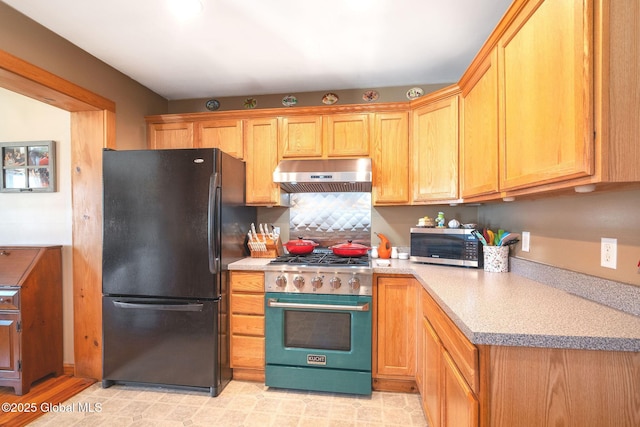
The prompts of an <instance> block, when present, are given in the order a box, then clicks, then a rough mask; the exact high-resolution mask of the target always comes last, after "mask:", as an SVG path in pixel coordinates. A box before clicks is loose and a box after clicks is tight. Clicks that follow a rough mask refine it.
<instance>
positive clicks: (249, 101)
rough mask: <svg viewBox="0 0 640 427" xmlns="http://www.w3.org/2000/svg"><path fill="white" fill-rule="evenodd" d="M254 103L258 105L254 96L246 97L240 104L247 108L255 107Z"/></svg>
mask: <svg viewBox="0 0 640 427" xmlns="http://www.w3.org/2000/svg"><path fill="white" fill-rule="evenodd" d="M256 105H258V100H257V99H255V98H247V99H245V100H244V103H243V104H242V106H243V107H244V108H247V109H251V108H256Z"/></svg>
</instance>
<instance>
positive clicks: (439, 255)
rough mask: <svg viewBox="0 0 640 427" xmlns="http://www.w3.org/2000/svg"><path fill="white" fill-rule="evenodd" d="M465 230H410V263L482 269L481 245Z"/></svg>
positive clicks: (468, 230) (469, 231)
mask: <svg viewBox="0 0 640 427" xmlns="http://www.w3.org/2000/svg"><path fill="white" fill-rule="evenodd" d="M472 231H473V230H471V229H467V228H412V229H411V254H410V255H411V256H410V259H411V261H414V262H425V263H431V264H444V265H457V266H462V267H475V268H478V267H482V245H481V243H480V241H478V239H477V238H476V237H475V236H474V235H473V234H471V232H472Z"/></svg>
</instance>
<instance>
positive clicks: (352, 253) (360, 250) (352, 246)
mask: <svg viewBox="0 0 640 427" xmlns="http://www.w3.org/2000/svg"><path fill="white" fill-rule="evenodd" d="M330 249H331V251H332V252H333V253H334V254H336V255H338V256H344V257H358V256H363V255H366V254H367V251H368V250H369V249H371V248H370V247H368V246H364V245H361V244H359V243H353V242H352V241H351V240H348V241H347V243H340V244H339V245H334V246H331V248H330Z"/></svg>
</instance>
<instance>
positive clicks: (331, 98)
mask: <svg viewBox="0 0 640 427" xmlns="http://www.w3.org/2000/svg"><path fill="white" fill-rule="evenodd" d="M338 99H339V98H338V95H336V94H335V93H331V92H329V93H325V94H324V96H323V97H322V103H323V104H326V105H331V104H335V103H336V102H338Z"/></svg>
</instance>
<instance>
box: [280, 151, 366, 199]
mask: <svg viewBox="0 0 640 427" xmlns="http://www.w3.org/2000/svg"><path fill="white" fill-rule="evenodd" d="M371 179H372V172H371V159H369V158H365V159H322V160H282V161H281V162H280V163H279V164H278V167H277V168H276V170H275V172H273V182H275V183H277V184H280V188H282V190H283V191H285V192H287V193H368V192H370V191H371Z"/></svg>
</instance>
